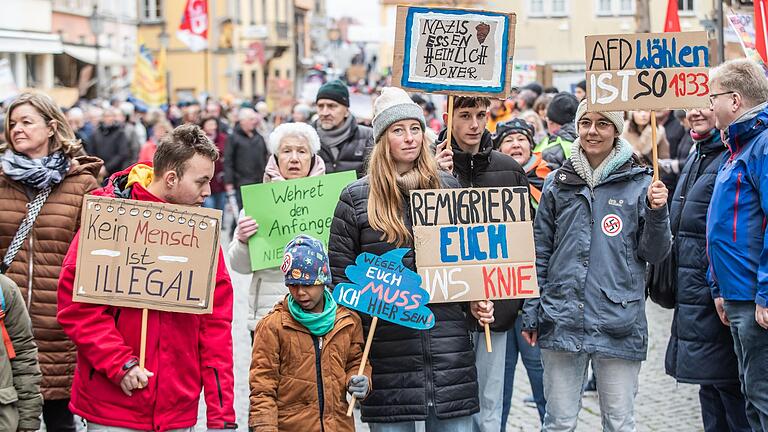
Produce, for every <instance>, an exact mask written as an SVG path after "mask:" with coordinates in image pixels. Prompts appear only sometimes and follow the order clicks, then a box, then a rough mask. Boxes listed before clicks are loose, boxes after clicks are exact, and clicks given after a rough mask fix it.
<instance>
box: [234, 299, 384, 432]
mask: <svg viewBox="0 0 768 432" xmlns="http://www.w3.org/2000/svg"><path fill="white" fill-rule="evenodd" d="M286 302H287V300H286V299H284V300H283V301H281V302H280V303H278V304H277V305H275V308H274V309H273V310H272V312H270V313H269V314H267V316H265V317H264V319H262V320H261V321H260V322H259V324H258V326H257V327H256V334H255V336H254V341H255V342H254V344H253V358H252V360H251V373H250V381H251V412H250V421H249V425H250V426H251V427H252V428H253V429H254V430H257V431H261V432H277V431H278V430H279V431H281V432H294V431H295V432H305V431H313V432H314V431H321V430H324V431H326V432H330V431H334V432H352V431H354V430H355V421H354V418H353V417H347V414H346V412H347V408H348V407H349V404H348V403H347V399H346V395H347V383H348V382H349V379H350V378H351V377H352V375H356V374H357V372H358V368H359V367H360V362H361V361H362V359H363V347H364V343H363V326H362V324H361V322H360V317H359V316H357V314H356V313H354V312H352V311H350V310H349V309H346V308H345V307H343V306H338V308H337V309H336V322H335V323H334V326H333V329H332V330H331V331H330V332H329V333H328V334H326V335H325V336H322V337H314V336H312V334H310V333H309V330H307V328H306V327H304V326H302V325H301V324H299V322H298V321H296V320H295V319H294V318H293V316H291V313H290V312H289V311H288V306H287V305H286V304H285V303H286ZM318 352H319V356H318ZM318 357H319V358H318ZM318 361H319V364H320V368H319V373H318V368H317V364H318ZM364 374H365V375H366V376H367V377H368V382H369V383H370V380H371V366H370V364H366V367H365V372H364ZM318 378H320V379H321V380H322V386H321V387H319V386H318V385H317V383H318V382H319V380H318ZM369 391H370V389H369ZM321 392H322V394H323V398H322V400H323V403H322V405H323V415H322V429H321V416H320V405H321V404H320V402H319V401H320V396H319V395H320V394H321Z"/></svg>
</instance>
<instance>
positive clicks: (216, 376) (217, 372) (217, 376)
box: [211, 367, 224, 408]
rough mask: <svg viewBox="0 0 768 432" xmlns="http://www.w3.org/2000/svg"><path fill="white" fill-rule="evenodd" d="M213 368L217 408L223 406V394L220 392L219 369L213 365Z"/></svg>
mask: <svg viewBox="0 0 768 432" xmlns="http://www.w3.org/2000/svg"><path fill="white" fill-rule="evenodd" d="M211 369H213V376H214V378H216V389H217V390H218V391H219V408H224V395H223V394H222V393H221V382H220V381H219V370H218V369H216V368H215V367H212V368H211Z"/></svg>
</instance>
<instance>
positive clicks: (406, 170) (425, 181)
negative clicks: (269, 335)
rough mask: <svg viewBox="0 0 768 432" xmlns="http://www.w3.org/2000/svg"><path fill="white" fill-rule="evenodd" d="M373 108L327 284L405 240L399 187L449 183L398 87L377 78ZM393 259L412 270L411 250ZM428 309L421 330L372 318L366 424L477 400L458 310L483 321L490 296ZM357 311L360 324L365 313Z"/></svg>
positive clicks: (417, 111) (457, 425)
mask: <svg viewBox="0 0 768 432" xmlns="http://www.w3.org/2000/svg"><path fill="white" fill-rule="evenodd" d="M373 111H374V118H373V129H374V138H375V139H376V144H375V145H374V147H373V151H372V153H371V159H370V163H369V170H368V175H367V176H366V177H363V178H362V179H360V180H358V181H356V182H354V183H352V184H350V185H349V186H347V187H346V188H345V189H344V191H343V192H342V193H341V198H340V201H339V204H338V205H337V207H336V212H335V214H334V219H333V223H332V225H331V238H330V243H329V247H328V248H329V256H330V262H331V270H332V272H333V282H334V286H336V285H338V284H339V283H342V282H350V281H349V280H348V279H347V277H346V276H345V269H346V268H347V266H349V265H352V264H354V263H355V261H356V259H357V257H358V255H360V254H362V253H364V252H368V253H371V254H375V255H383V254H385V253H386V252H389V251H392V250H394V249H397V248H399V247H409V248H413V226H412V225H413V224H412V221H411V214H410V210H409V207H410V204H409V191H411V190H420V189H436V188H441V187H458V186H459V184H458V182H457V181H456V179H455V178H453V177H452V176H450V175H449V174H448V173H445V172H442V171H440V170H438V168H437V164H436V161H435V158H434V156H433V155H432V153H431V152H430V145H431V143H430V142H429V140H428V139H427V138H426V135H425V134H424V130H425V128H426V126H425V124H424V114H423V112H422V110H421V108H420V107H419V106H418V105H416V104H415V103H413V102H412V101H411V99H410V98H409V97H408V94H407V93H406V92H405V91H403V90H401V89H398V88H394V87H387V88H384V89H383V90H382V93H381V96H379V97H378V98H377V99H376V101H375V102H374V109H373ZM481 128H482V129H484V128H485V120H484V119H483V121H482V126H481ZM403 264H405V266H406V267H408V268H409V269H411V270H413V271H416V269H415V255H414V253H413V251H412V250H410V251H408V253H407V254H406V255H405V257H404V259H403ZM429 309H431V310H432V312H433V314H434V317H435V325H434V327H432V328H431V329H429V330H415V329H411V328H407V327H403V326H399V325H396V324H393V323H390V322H387V321H384V320H379V322H378V327H377V328H376V331H375V335H374V339H373V344H372V345H371V351H370V359H371V365H372V366H373V376H372V381H373V382H372V391H371V394H370V395H369V396H368V398H367V399H366V400H365V401H364V402H363V403H362V408H361V410H362V419H363V421H366V422H369V423H370V426H371V430H372V431H373V432H399V431H412V430H413V428H414V427H415V426H414V424H415V422H416V421H425V422H426V430H427V432H433V431H434V432H437V431H441V432H460V431H469V430H470V429H471V428H472V420H471V415H472V414H474V413H476V412H477V411H478V410H479V408H480V407H479V401H478V393H477V370H476V369H475V355H474V352H473V350H472V344H471V342H470V338H469V330H468V326H467V323H466V314H467V310H468V311H469V312H470V313H471V314H472V315H473V316H474V317H475V318H476V319H478V320H480V323H481V325H483V324H485V323H491V322H493V319H494V318H493V303H492V302H486V301H479V302H469V304H466V303H464V304H462V303H443V304H435V305H429ZM361 318H362V320H363V325H364V327H365V330H366V333H367V331H368V329H369V328H370V323H371V317H370V316H367V315H361Z"/></svg>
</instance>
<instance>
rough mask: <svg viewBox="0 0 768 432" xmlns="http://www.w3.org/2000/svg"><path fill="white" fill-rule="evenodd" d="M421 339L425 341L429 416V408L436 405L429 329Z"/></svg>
mask: <svg viewBox="0 0 768 432" xmlns="http://www.w3.org/2000/svg"><path fill="white" fill-rule="evenodd" d="M421 336H422V337H421V340H422V343H424V372H426V374H427V376H426V378H427V379H426V380H425V381H426V382H425V383H424V384H425V386H424V387H425V390H426V392H427V416H429V409H430V408H431V407H432V406H434V405H435V402H434V399H435V396H434V393H435V389H434V382H433V373H432V360H431V359H432V351H431V349H430V346H429V330H425V331H423V332H421Z"/></svg>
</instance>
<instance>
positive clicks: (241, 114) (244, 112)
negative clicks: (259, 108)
mask: <svg viewBox="0 0 768 432" xmlns="http://www.w3.org/2000/svg"><path fill="white" fill-rule="evenodd" d="M258 115H259V114H258V113H257V112H256V111H254V110H253V108H240V111H238V112H237V120H238V121H241V120H245V119H246V118H248V117H250V116H258Z"/></svg>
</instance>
